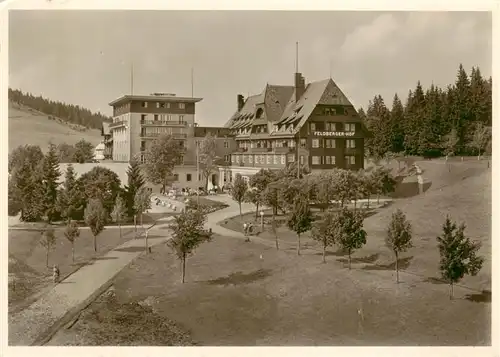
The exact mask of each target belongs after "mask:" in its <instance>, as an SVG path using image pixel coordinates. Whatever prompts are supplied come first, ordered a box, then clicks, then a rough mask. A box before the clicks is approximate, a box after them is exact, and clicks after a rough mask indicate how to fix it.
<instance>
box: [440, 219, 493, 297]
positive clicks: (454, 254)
mask: <svg viewBox="0 0 500 357" xmlns="http://www.w3.org/2000/svg"><path fill="white" fill-rule="evenodd" d="M437 241H438V247H439V254H440V256H441V259H440V262H439V270H440V271H441V276H442V278H443V279H444V280H445V281H447V282H448V284H449V285H450V299H453V285H454V284H456V283H458V282H459V281H460V280H462V278H463V277H464V276H465V275H472V276H474V275H477V273H479V271H480V270H481V268H482V266H483V262H484V259H483V258H482V257H480V256H478V255H477V252H478V251H479V249H480V248H481V244H480V243H479V242H473V241H471V240H470V239H469V238H468V237H466V236H465V224H461V225H460V226H458V227H457V225H456V223H455V222H452V221H451V219H450V217H448V216H447V217H446V221H445V223H444V224H443V233H442V234H441V235H440V236H439V237H437Z"/></svg>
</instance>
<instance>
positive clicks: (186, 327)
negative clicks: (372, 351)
mask: <svg viewBox="0 0 500 357" xmlns="http://www.w3.org/2000/svg"><path fill="white" fill-rule="evenodd" d="M309 253H310V254H304V255H303V256H301V257H298V256H296V255H295V254H294V252H289V251H287V250H280V251H276V250H275V249H274V248H272V247H267V246H265V245H262V244H258V243H254V242H250V243H245V242H243V241H242V240H241V239H234V238H228V237H220V236H217V237H215V239H214V241H213V242H211V243H206V244H204V245H202V246H200V247H199V248H198V249H197V251H196V253H195V255H193V256H191V257H189V259H188V262H187V271H186V283H185V284H182V283H181V282H180V278H181V276H180V264H179V261H178V260H177V259H176V257H175V256H174V255H173V253H172V251H171V250H170V249H169V248H168V247H167V246H166V245H162V246H158V247H157V248H156V249H155V250H154V251H153V253H152V254H149V255H147V256H140V257H139V258H138V259H136V260H135V261H134V262H133V263H132V264H130V265H129V266H128V267H127V268H126V269H125V270H124V271H122V272H121V273H120V274H119V275H118V277H117V278H116V280H115V283H114V293H115V296H116V299H115V300H113V301H110V300H108V301H107V304H108V305H107V306H108V307H106V309H107V312H106V314H104V313H103V314H100V315H99V317H96V316H97V315H96V314H95V313H93V314H92V313H85V314H83V315H82V316H81V317H80V319H79V320H78V322H76V324H75V325H74V326H73V327H71V329H62V330H61V331H60V332H59V333H58V334H57V335H56V336H55V337H54V339H53V340H52V341H51V342H50V344H51V345H64V344H73V345H74V344H78V345H82V344H83V345H96V344H97V345H112V344H115V343H120V342H119V337H117V336H123V335H125V334H126V333H127V331H135V333H134V336H133V341H135V342H134V343H136V344H145V343H146V344H149V345H161V344H175V342H176V341H179V339H180V338H181V336H184V335H187V334H189V335H190V339H191V338H192V339H193V340H194V342H195V343H197V344H200V345H249V346H251V345H486V344H489V343H490V340H491V337H490V336H491V335H490V327H489V326H490V325H489V324H490V310H491V304H490V303H488V302H478V301H480V299H478V296H477V295H474V296H470V295H469V294H471V292H470V291H468V290H466V289H461V288H456V290H455V299H454V300H453V301H450V300H449V298H448V286H446V285H440V284H433V283H430V282H428V281H423V280H422V279H419V278H417V277H415V276H414V275H411V274H404V273H403V274H401V280H402V282H401V283H400V284H396V283H395V280H394V276H393V274H392V272H391V271H387V270H365V269H362V268H361V267H359V266H356V265H355V266H354V267H353V269H352V270H348V269H346V268H344V267H343V264H341V263H339V262H337V261H336V260H334V259H331V257H329V259H328V261H327V264H322V263H321V257H320V256H318V255H316V254H315V253H313V252H309ZM470 299H473V300H475V302H473V301H471V300H470ZM146 302H147V303H148V304H149V306H150V307H151V309H149V310H148V311H144V310H142V312H141V313H142V314H144V315H146V316H144V315H142V317H141V318H138V319H137V320H136V321H135V322H134V321H129V319H127V321H128V323H127V324H123V323H121V321H122V320H121V318H122V316H126V315H127V314H126V313H124V312H123V311H124V309H125V310H126V309H128V311H130V313H131V314H132V313H134V312H133V311H137V310H138V308H137V306H138V304H137V303H140V304H144V303H146ZM110 303H111V304H112V305H111V307H109V304H110ZM100 306H102V301H97V302H95V303H93V304H91V306H90V310H89V311H94V312H95V311H98V310H99V309H100V308H99V307H100ZM115 311H116V312H115ZM134 314H135V315H134V316H136V315H137V312H135V313H134ZM123 318H125V317H123ZM146 320H147V321H150V323H148V324H145V323H144V321H146ZM152 321H156V322H152ZM162 321H175V324H176V326H178V327H179V330H177V332H176V334H177V335H178V336H177V337H175V336H173V337H172V338H171V339H170V340H168V339H166V338H165V337H162V336H161V335H160V336H158V334H157V332H156V331H158V329H160V328H161V326H162V324H163V323H164V322H162ZM139 326H140V327H143V328H139ZM108 330H112V331H114V332H113V334H109V333H107V334H105V331H108ZM141 341H142V343H141ZM121 343H122V344H128V343H127V342H123V341H122V342H121ZM189 343H190V342H189Z"/></svg>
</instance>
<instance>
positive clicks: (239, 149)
mask: <svg viewBox="0 0 500 357" xmlns="http://www.w3.org/2000/svg"><path fill="white" fill-rule="evenodd" d="M247 151H248V148H238V150H237V152H247Z"/></svg>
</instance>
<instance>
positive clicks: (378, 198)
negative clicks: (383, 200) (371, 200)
mask: <svg viewBox="0 0 500 357" xmlns="http://www.w3.org/2000/svg"><path fill="white" fill-rule="evenodd" d="M379 203H380V193H377V204H379Z"/></svg>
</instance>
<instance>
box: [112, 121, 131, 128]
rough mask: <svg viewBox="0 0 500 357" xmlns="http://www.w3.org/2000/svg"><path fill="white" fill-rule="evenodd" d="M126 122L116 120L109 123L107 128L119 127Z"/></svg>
mask: <svg viewBox="0 0 500 357" xmlns="http://www.w3.org/2000/svg"><path fill="white" fill-rule="evenodd" d="M126 124H127V122H126V121H124V120H122V121H117V122H115V123H110V124H109V128H110V129H115V128H119V127H122V126H125V125H126Z"/></svg>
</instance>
